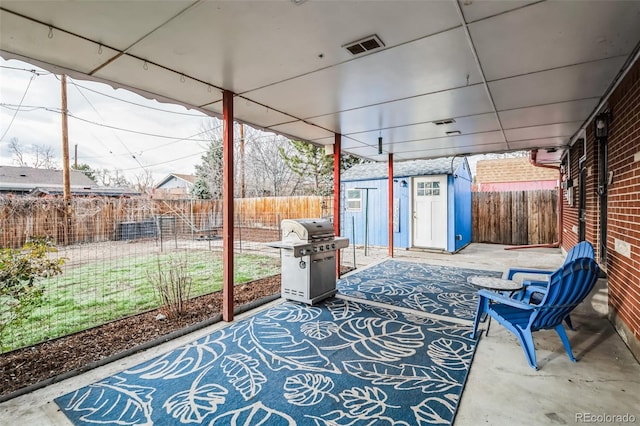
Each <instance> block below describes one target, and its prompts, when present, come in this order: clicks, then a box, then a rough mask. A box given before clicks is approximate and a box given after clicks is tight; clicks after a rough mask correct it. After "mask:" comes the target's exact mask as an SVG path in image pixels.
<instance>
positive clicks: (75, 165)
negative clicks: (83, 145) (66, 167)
mask: <svg viewBox="0 0 640 426" xmlns="http://www.w3.org/2000/svg"><path fill="white" fill-rule="evenodd" d="M73 168H74V169H75V170H78V144H75V145H74V146H73Z"/></svg>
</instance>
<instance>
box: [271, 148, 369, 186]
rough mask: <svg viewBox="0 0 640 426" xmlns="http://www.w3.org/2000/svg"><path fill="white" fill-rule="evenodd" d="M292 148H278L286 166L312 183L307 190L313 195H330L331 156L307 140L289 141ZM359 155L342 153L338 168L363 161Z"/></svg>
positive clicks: (344, 167)
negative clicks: (287, 149)
mask: <svg viewBox="0 0 640 426" xmlns="http://www.w3.org/2000/svg"><path fill="white" fill-rule="evenodd" d="M291 145H292V147H293V150H291V152H290V153H287V152H286V151H285V150H284V149H283V148H282V147H281V148H279V152H280V156H281V157H282V159H283V160H284V161H285V163H286V164H287V166H289V168H290V169H291V170H292V171H293V172H294V173H295V174H297V175H298V176H300V177H302V178H306V179H307V182H308V183H311V184H312V188H311V190H310V191H309V192H311V193H312V194H314V195H330V194H332V193H333V156H331V155H326V154H325V152H324V147H319V146H316V145H313V144H310V143H307V142H302V141H291ZM363 162H364V160H362V159H361V158H359V157H355V156H353V155H350V154H344V155H342V157H341V159H340V170H341V171H344V170H346V169H348V168H349V167H351V166H353V165H355V164H359V163H363Z"/></svg>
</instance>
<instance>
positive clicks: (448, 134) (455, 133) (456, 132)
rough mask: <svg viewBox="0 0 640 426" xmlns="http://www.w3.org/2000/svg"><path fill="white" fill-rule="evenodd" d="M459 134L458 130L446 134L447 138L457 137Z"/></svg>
mask: <svg viewBox="0 0 640 426" xmlns="http://www.w3.org/2000/svg"><path fill="white" fill-rule="evenodd" d="M461 134H462V132H461V131H460V130H452V131H450V132H447V136H459V135H461Z"/></svg>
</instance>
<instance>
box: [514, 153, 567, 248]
mask: <svg viewBox="0 0 640 426" xmlns="http://www.w3.org/2000/svg"><path fill="white" fill-rule="evenodd" d="M537 157H538V150H537V149H534V150H531V151H529V162H530V163H531V165H532V166H534V167H543V168H547V169H554V170H557V171H558V182H562V176H561V173H562V172H561V171H560V166H550V165H548V164H540V163H538V161H537ZM562 205H563V204H562V187H561V186H560V185H559V186H558V209H557V210H558V214H557V216H558V241H556V242H554V243H550V244H531V245H524V246H513V247H505V248H504V249H505V250H518V249H524V248H558V247H560V246H561V245H562V213H563V208H562Z"/></svg>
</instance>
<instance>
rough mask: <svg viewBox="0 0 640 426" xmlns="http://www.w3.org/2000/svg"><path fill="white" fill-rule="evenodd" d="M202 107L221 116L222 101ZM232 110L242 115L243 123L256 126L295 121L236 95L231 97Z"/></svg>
mask: <svg viewBox="0 0 640 426" xmlns="http://www.w3.org/2000/svg"><path fill="white" fill-rule="evenodd" d="M203 109H205V110H208V111H213V112H214V113H215V114H216V115H219V116H222V101H219V102H216V103H213V104H211V105H207V106H205V107H204V108H203ZM233 112H234V115H235V116H236V117H242V121H244V122H245V123H250V124H253V125H255V126H256V127H269V126H274V125H276V124H282V123H288V122H291V121H295V119H294V118H293V117H291V116H289V115H286V114H282V113H280V112H278V111H275V110H273V109H271V108H267V107H265V106H263V105H259V104H257V103H255V102H252V101H250V100H248V99H245V98H242V97H238V96H236V97H234V98H233Z"/></svg>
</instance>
